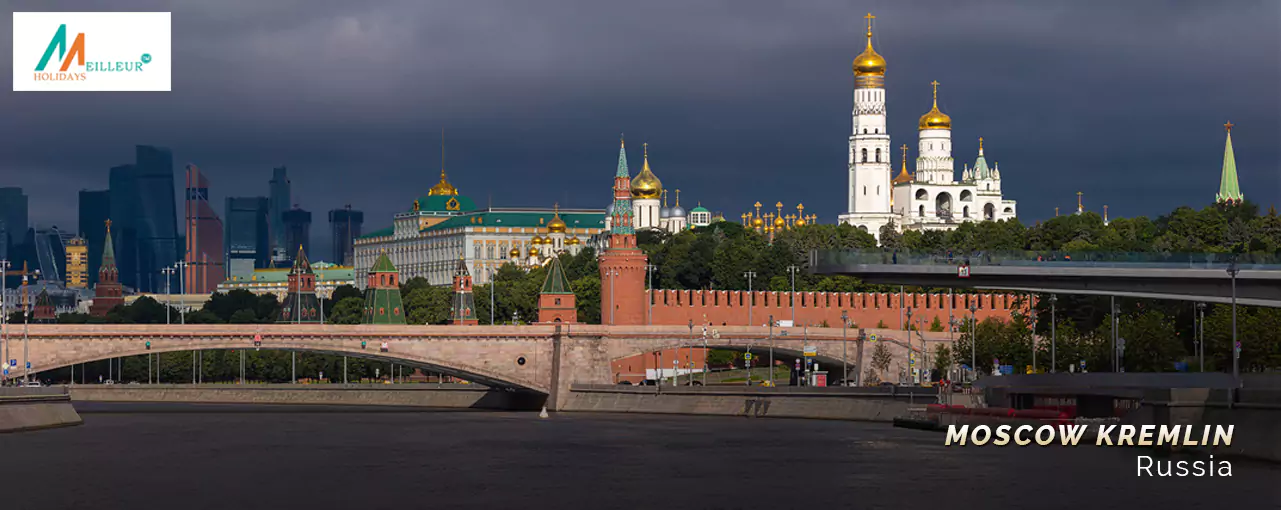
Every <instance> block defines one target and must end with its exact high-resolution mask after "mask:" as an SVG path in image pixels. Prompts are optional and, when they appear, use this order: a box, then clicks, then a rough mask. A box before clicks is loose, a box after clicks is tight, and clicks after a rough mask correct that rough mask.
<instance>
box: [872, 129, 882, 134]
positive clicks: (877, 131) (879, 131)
mask: <svg viewBox="0 0 1281 510" xmlns="http://www.w3.org/2000/svg"><path fill="white" fill-rule="evenodd" d="M872 132H873V133H876V134H878V135H879V134H881V128H876V129H873V130H872Z"/></svg>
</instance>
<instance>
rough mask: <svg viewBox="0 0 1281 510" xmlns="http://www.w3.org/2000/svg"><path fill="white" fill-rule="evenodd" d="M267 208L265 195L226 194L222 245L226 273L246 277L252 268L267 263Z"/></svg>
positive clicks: (261, 266) (268, 248) (269, 249)
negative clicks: (229, 195) (224, 251)
mask: <svg viewBox="0 0 1281 510" xmlns="http://www.w3.org/2000/svg"><path fill="white" fill-rule="evenodd" d="M267 211H268V209H267V197H227V208H226V210H224V211H223V212H224V213H225V215H226V217H227V220H226V223H225V224H224V228H223V232H224V237H223V238H224V241H223V244H225V245H226V247H227V271H228V274H229V275H230V276H232V277H239V278H249V277H251V276H253V272H254V269H255V268H265V267H267V266H268V264H269V261H270V258H271V240H270V239H269V237H268V231H269V230H268V229H269V227H268V224H267V216H268V212H267Z"/></svg>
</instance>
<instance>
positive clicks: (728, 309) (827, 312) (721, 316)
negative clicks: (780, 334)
mask: <svg viewBox="0 0 1281 510" xmlns="http://www.w3.org/2000/svg"><path fill="white" fill-rule="evenodd" d="M604 285H605V282H602V287H604ZM753 294H754V295H755V296H756V299H755V305H752V304H751V303H752V300H751V299H752V295H753ZM652 297H653V299H652V303H653V323H654V324H662V325H681V324H688V323H689V321H690V320H693V321H694V324H705V323H708V322H710V323H712V324H716V325H730V326H747V325H757V326H759V325H764V324H766V323H767V322H768V321H769V316H770V315H771V314H772V315H773V316H774V320H776V321H778V320H789V319H792V301H791V298H793V295H792V294H791V293H788V292H771V291H755V292H751V293H748V292H746V291H737V290H732V291H725V290H712V291H703V290H661V289H659V290H655V291H654V292H653V294H652ZM1014 297H1015V296H1014V295H1013V294H954V295H953V299H954V301H955V303H950V302H949V300H948V295H947V294H912V293H907V294H903V296H902V299H903V306H902V307H901V308H910V309H911V310H912V322H914V323H915V322H917V321H918V320H920V319H921V318H924V319H925V325H924V329H925V330H927V331H928V330H929V325H930V323H931V322H933V321H934V318H935V317H938V318H939V321H941V322H942V323H943V325H944V327H946V326H947V320H948V312H949V311H950V312H951V313H952V314H953V316H954V317H956V318H957V319H961V318H965V317H969V315H970V311H969V307H970V304H971V303H975V302H977V303H978V311H977V312H975V316H976V317H977V318H978V319H979V320H983V319H986V318H988V317H997V318H1002V319H1008V318H1009V317H1010V312H1011V311H1013V307H1014ZM794 299H795V307H796V325H797V326H800V325H819V324H822V323H823V322H824V321H826V322H827V326H828V327H840V325H841V312H842V311H846V312H847V313H848V314H849V318H850V320H851V321H853V322H854V324H856V325H857V326H858V327H864V328H875V327H877V323H878V322H881V323H884V325H885V326H884V327H886V328H894V329H897V328H899V327H900V325H899V324H900V322H899V320H900V319H899V318H900V316H902V317H904V320H906V314H905V313H902V311H901V309H900V306H899V294H898V293H861V292H855V293H851V292H797V293H795V295H794ZM642 305H643V302H642ZM749 309H750V310H751V313H750V315H751V324H749V323H748V315H749V313H748V310H749Z"/></svg>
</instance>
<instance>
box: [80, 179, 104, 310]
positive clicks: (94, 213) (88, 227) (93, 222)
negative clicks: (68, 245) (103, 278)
mask: <svg viewBox="0 0 1281 510" xmlns="http://www.w3.org/2000/svg"><path fill="white" fill-rule="evenodd" d="M110 217H111V191H109V190H105V189H104V190H93V191H91V190H80V225H79V230H80V236H81V237H83V238H84V240H85V245H87V246H88V250H87V252H88V254H89V266H88V269H87V272H88V273H87V275H86V276H87V277H88V279H89V286H90V287H92V286H93V285H94V284H96V283H98V268H99V267H102V245H103V241H104V240H105V239H106V237H107V219H108V218H110Z"/></svg>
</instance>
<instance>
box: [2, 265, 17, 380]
mask: <svg viewBox="0 0 1281 510" xmlns="http://www.w3.org/2000/svg"><path fill="white" fill-rule="evenodd" d="M8 271H9V260H8V259H3V260H0V342H2V343H4V359H3V360H0V365H3V366H4V367H5V368H9V369H13V368H16V367H10V366H9V359H10V358H9V334H8V329H9V328H8V326H9V289H8V288H6V287H5V280H6V279H8V276H9V273H8ZM8 379H9V376H7V375H6V376H0V386H2V385H3V384H4V383H6V382H8V381H7V380H8Z"/></svg>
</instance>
